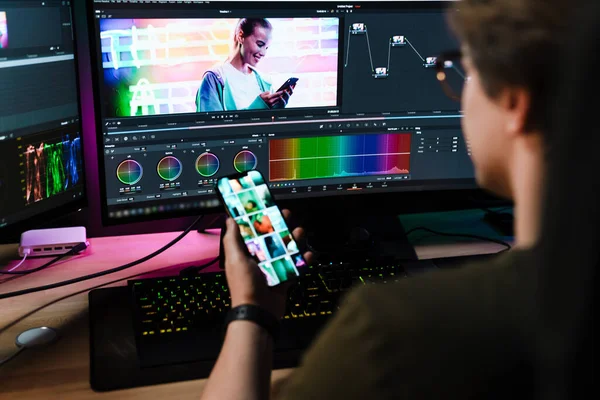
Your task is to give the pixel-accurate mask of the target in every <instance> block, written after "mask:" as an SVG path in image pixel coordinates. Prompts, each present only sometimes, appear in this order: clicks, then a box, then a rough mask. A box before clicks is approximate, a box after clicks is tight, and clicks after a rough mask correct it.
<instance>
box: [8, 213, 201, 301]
mask: <svg viewBox="0 0 600 400" xmlns="http://www.w3.org/2000/svg"><path fill="white" fill-rule="evenodd" d="M202 218H204V215H200V216H199V217H198V218H196V220H195V221H194V222H192V224H191V225H190V226H189V227H188V228H187V229H186V230H185V231H183V232H182V233H181V234H180V235H179V236H177V237H176V238H175V239H173V240H172V241H171V242H169V243H167V244H166V245H165V246H163V247H161V248H160V249H158V250H156V251H155V252H154V253H152V254H148V255H147V256H145V257H143V258H140V259H139V260H136V261H132V262H130V263H128V264H125V265H121V266H120V267H117V268H113V269H109V270H107V271H102V272H96V273H95V274H90V275H85V276H81V277H79V278H74V279H69V280H66V281H62V282H56V283H51V284H49V285H44V286H38V287H33V288H29V289H23V290H18V291H16V292H10V293H1V294H0V300H2V299H8V298H10V297H16V296H22V295H25V294H29V293H35V292H41V291H43V290H50V289H56V288H58V287H62V286H67V285H72V284H74V283H79V282H83V281H87V280H90V279H94V278H99V277H101V276H105V275H110V274H114V273H115V272H120V271H123V270H125V269H128V268H131V267H135V266H136V265H139V264H141V263H144V262H146V261H148V260H150V259H152V258H154V257H156V256H157V255H159V254H161V253H163V252H164V251H166V250H168V249H169V248H171V247H172V246H173V245H175V244H176V243H177V242H179V241H180V240H181V239H183V238H184V237H185V236H186V235H187V234H188V233H190V231H191V230H192V229H194V227H195V226H196V225H197V224H198V223H199V222H200V221H201V220H202Z"/></svg>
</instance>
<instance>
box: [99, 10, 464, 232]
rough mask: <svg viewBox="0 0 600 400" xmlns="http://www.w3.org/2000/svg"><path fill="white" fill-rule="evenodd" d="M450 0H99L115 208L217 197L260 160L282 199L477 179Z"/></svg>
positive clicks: (105, 190) (170, 208) (104, 169)
mask: <svg viewBox="0 0 600 400" xmlns="http://www.w3.org/2000/svg"><path fill="white" fill-rule="evenodd" d="M444 4H447V3H445V2H429V3H426V4H423V3H416V2H415V3H413V2H395V3H382V4H372V3H365V4H362V5H360V4H356V5H338V4H335V3H319V4H316V3H303V2H284V3H273V2H269V3H254V2H218V3H208V4H204V3H203V4H182V3H176V4H171V3H169V4H156V3H155V2H153V1H138V2H136V3H106V2H94V3H93V7H92V9H91V12H90V20H91V22H92V31H93V46H92V53H93V56H94V58H95V60H94V70H95V71H94V79H95V89H96V90H95V92H96V93H97V99H96V101H97V104H98V105H99V113H98V115H97V126H98V144H99V151H100V152H101V156H100V160H101V161H100V169H101V174H100V176H101V180H102V181H101V188H102V195H103V199H102V201H103V203H104V204H103V219H104V222H105V223H108V224H114V223H121V222H129V221H138V220H143V219H147V218H160V217H170V216H176V215H182V214H186V213H187V214H189V213H192V212H201V211H202V210H210V209H214V208H215V207H218V201H217V197H216V195H215V193H214V189H213V187H214V183H215V181H216V179H217V178H219V177H221V176H224V175H229V174H232V173H235V172H244V171H248V170H252V169H258V170H260V171H261V172H262V173H263V175H264V176H265V177H267V179H268V184H269V186H270V187H271V189H272V190H273V192H274V193H275V194H276V195H277V197H278V198H279V199H302V198H314V197H321V196H336V195H342V194H343V195H349V194H356V193H392V192H406V191H413V192H414V191H435V190H442V189H456V190H462V189H466V188H473V187H474V186H475V182H474V175H473V167H472V164H471V161H470V158H469V154H468V153H469V149H468V145H467V143H465V141H464V139H463V137H462V135H461V129H460V121H461V117H462V115H461V110H460V104H459V103H456V102H454V101H452V100H451V99H450V98H448V97H446V96H445V94H444V92H443V91H442V90H441V88H440V85H439V83H438V81H437V80H436V70H435V68H432V67H434V66H435V62H436V58H435V57H436V56H437V55H438V54H440V53H441V52H443V51H446V50H452V49H454V48H456V46H457V44H456V43H455V41H454V40H453V38H452V37H451V36H450V34H449V32H448V30H447V28H446V23H445V19H444ZM447 75H448V79H450V80H452V83H453V84H455V85H459V86H460V85H462V83H463V82H464V79H465V76H464V73H463V71H462V70H461V69H460V68H458V67H453V68H452V70H449V72H448V74H447ZM290 77H295V78H297V81H296V82H295V85H294V86H292V87H291V90H289V91H287V92H285V93H284V92H278V91H277V88H279V87H280V86H282V84H284V82H286V81H287V80H288V79H289V78H290Z"/></svg>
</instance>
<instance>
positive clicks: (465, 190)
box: [86, 0, 510, 226]
mask: <svg viewBox="0 0 600 400" xmlns="http://www.w3.org/2000/svg"><path fill="white" fill-rule="evenodd" d="M217 3H224V2H222V1H219V2H217ZM227 3H237V4H242V3H245V2H242V1H231V2H227ZM296 3H298V2H292V1H290V2H280V3H278V6H279V7H283V8H287V7H289V8H291V6H293V5H294V4H296ZM448 3H450V1H448V0H446V1H444V0H438V1H431V2H420V1H407V2H401V3H400V4H398V3H396V4H395V5H394V6H395V7H398V6H400V7H402V8H413V7H414V8H421V9H425V10H431V9H433V10H444V9H445V8H446V7H448ZM245 4H246V5H248V4H252V7H260V4H265V5H266V4H268V2H264V1H262V2H249V3H245ZM86 6H87V10H86V14H87V23H88V36H89V38H88V40H89V47H90V60H91V63H92V64H91V76H92V88H93V90H92V92H93V100H94V105H95V107H101V104H102V98H101V90H100V87H101V86H100V83H101V79H102V77H101V74H100V71H99V70H98V65H99V61H100V59H101V56H99V54H98V49H99V43H98V38H97V32H96V30H97V27H96V18H95V13H94V0H87V2H86ZM386 6H387V7H389V4H388V5H386V4H385V3H370V4H369V7H386ZM440 90H441V89H440ZM94 114H95V115H94V121H95V124H94V127H95V135H96V145H97V156H98V168H99V171H98V173H99V189H100V196H101V197H100V202H101V204H100V210H101V220H102V224H103V226H118V225H124V224H131V223H141V222H148V221H158V220H165V219H171V218H181V217H189V216H192V215H200V214H215V213H225V209H224V207H223V206H222V205H219V206H216V207H207V208H200V209H185V210H180V211H168V212H161V213H154V214H147V215H136V216H133V217H121V218H110V217H109V205H108V204H107V202H106V197H107V190H106V169H105V160H104V153H103V145H104V143H103V136H102V134H101V132H102V114H101V112H100V110H97V111H96V112H95V113H94ZM457 181H459V182H457ZM446 182H448V187H444V186H443V185H438V186H436V187H435V188H432V189H410V190H402V189H400V190H393V191H390V192H386V193H363V192H358V193H357V192H353V193H346V194H345V195H341V194H332V195H330V196H323V197H310V198H309V197H300V198H297V199H289V198H288V199H283V200H279V201H278V205H279V206H280V207H282V208H289V209H292V210H294V209H296V208H299V207H302V208H308V209H312V208H314V207H317V208H329V209H336V208H337V207H338V205H339V204H345V206H347V205H348V204H354V205H356V206H359V207H361V208H363V209H369V210H373V211H377V212H391V213H395V214H401V213H416V212H437V211H449V210H459V209H468V208H477V206H476V205H474V203H473V202H472V201H471V200H472V199H473V198H485V199H489V200H491V201H493V202H494V204H503V205H504V204H510V202H509V201H503V200H498V199H496V198H495V197H494V196H492V195H491V194H489V193H487V192H484V191H483V190H481V189H479V188H478V186H477V183H476V181H475V179H474V178H473V179H462V180H456V181H454V182H452V183H450V181H446ZM440 196H441V197H443V198H444V201H434V200H435V199H438V198H440ZM278 197H281V196H278ZM214 198H215V199H217V198H218V196H217V195H215V196H214ZM207 199H208V198H207ZM140 207H143V206H141V205H140Z"/></svg>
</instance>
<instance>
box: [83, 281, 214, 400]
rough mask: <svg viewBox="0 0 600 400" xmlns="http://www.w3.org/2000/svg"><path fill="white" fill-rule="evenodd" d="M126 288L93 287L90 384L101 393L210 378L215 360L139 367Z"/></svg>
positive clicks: (90, 297)
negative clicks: (95, 288)
mask: <svg viewBox="0 0 600 400" xmlns="http://www.w3.org/2000/svg"><path fill="white" fill-rule="evenodd" d="M130 300H131V294H130V291H129V288H127V287H116V288H107V289H97V290H93V291H91V292H90V294H89V307H90V384H91V386H92V389H94V390H95V391H99V392H104V391H110V390H117V389H127V388H133V387H138V386H147V385H155V384H160V383H168V382H176V381H183V380H191V379H201V378H207V377H208V375H209V374H210V371H211V369H212V367H213V365H214V361H202V362H193V363H186V364H175V365H164V366H159V367H154V368H140V365H139V362H138V356H137V348H136V345H135V336H134V334H133V323H132V318H131V315H132V314H131V301H130Z"/></svg>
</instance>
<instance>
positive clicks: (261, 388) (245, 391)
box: [201, 218, 311, 400]
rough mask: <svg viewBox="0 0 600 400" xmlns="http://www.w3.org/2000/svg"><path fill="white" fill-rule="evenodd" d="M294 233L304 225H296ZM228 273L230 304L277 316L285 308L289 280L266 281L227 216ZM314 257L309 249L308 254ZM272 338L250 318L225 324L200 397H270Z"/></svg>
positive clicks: (230, 399)
mask: <svg viewBox="0 0 600 400" xmlns="http://www.w3.org/2000/svg"><path fill="white" fill-rule="evenodd" d="M293 235H294V237H295V238H299V237H300V236H302V230H301V229H300V228H297V229H295V230H294V232H293ZM223 247H224V250H225V275H226V277H227V283H228V285H229V292H230V293H231V306H232V308H235V307H237V306H240V305H245V304H251V305H254V306H258V307H260V308H262V309H263V311H265V312H267V313H270V314H271V315H273V316H274V317H276V318H279V319H280V318H281V317H282V316H283V313H284V311H285V299H286V297H287V289H288V286H289V285H288V284H287V283H284V284H281V285H278V286H275V287H269V286H267V280H266V278H265V276H264V275H263V273H262V272H261V271H260V269H259V267H258V264H257V263H256V261H255V260H254V259H253V258H251V257H250V256H249V254H248V251H247V250H246V246H245V244H244V241H243V239H242V236H241V235H240V229H239V227H238V225H237V224H236V223H235V221H234V220H233V219H231V218H230V219H228V220H227V232H226V233H225V236H224V238H223ZM305 257H306V258H308V259H310V257H311V255H310V254H305ZM272 358H273V338H272V337H271V336H270V333H268V332H267V331H266V330H265V328H263V327H261V326H259V325H258V324H256V323H254V322H251V321H239V320H234V321H232V322H231V323H230V324H229V326H228V327H227V332H226V336H225V342H224V343H223V347H222V349H221V353H220V354H219V358H218V360H217V363H216V364H215V367H214V368H213V371H212V372H211V374H210V377H209V379H208V383H207V384H206V387H205V389H204V391H203V393H202V396H201V399H202V400H212V399H219V400H221V399H224V400H237V399H244V400H246V399H248V400H255V399H256V400H259V399H260V400H266V399H268V398H269V392H270V383H271V379H270V378H271V369H272Z"/></svg>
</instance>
